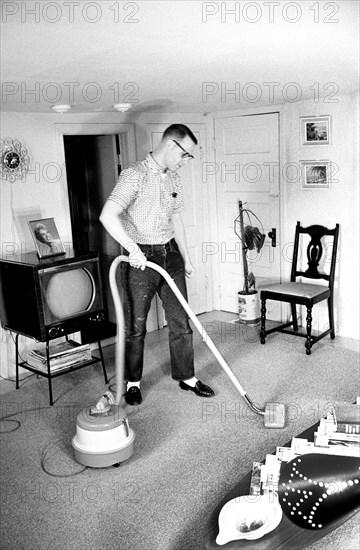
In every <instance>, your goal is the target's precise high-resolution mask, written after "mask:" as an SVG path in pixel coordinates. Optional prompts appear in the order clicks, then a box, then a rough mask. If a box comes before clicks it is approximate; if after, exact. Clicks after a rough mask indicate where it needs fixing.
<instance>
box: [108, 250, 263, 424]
mask: <svg viewBox="0 0 360 550" xmlns="http://www.w3.org/2000/svg"><path fill="white" fill-rule="evenodd" d="M121 262H129V257H128V256H124V255H120V256H118V257H117V258H115V259H114V260H113V262H112V264H111V267H110V272H109V278H110V289H111V293H112V297H113V300H114V306H115V314H116V318H117V342H116V348H115V365H116V390H115V391H116V397H115V402H116V404H117V405H119V403H120V401H121V397H122V393H123V384H124V359H125V344H124V313H123V309H122V305H121V300H120V296H119V292H118V288H117V284H116V269H117V267H118V265H120V263H121ZM146 267H150V268H151V269H154V270H155V271H157V272H158V273H159V274H160V275H161V276H162V277H164V279H165V281H166V282H167V283H168V285H169V287H170V288H171V290H172V291H173V292H174V294H175V296H176V297H177V299H178V300H179V302H180V304H181V305H182V307H183V308H184V310H185V311H186V313H187V314H188V316H189V317H190V319H191V320H192V322H193V323H194V325H195V327H196V328H197V330H198V331H199V333H200V335H201V337H202V339H203V341H204V342H205V344H206V345H207V346H208V348H209V349H210V350H211V351H212V353H213V354H214V356H215V357H216V359H217V360H218V362H219V364H220V366H221V367H222V368H223V370H224V371H225V372H226V374H227V375H228V377H229V378H230V380H231V381H232V383H233V384H234V386H235V387H236V389H237V390H238V392H239V393H240V395H241V396H242V397H243V398H244V399H245V401H246V403H247V404H248V406H249V407H250V408H251V409H252V411H253V412H255V413H256V414H260V415H264V414H265V411H264V410H262V409H260V408H259V407H257V406H256V405H255V404H254V403H253V402H252V401H251V399H250V398H249V396H248V395H247V393H246V391H245V390H244V388H243V387H242V385H241V384H240V382H239V381H238V379H237V378H236V376H235V375H234V373H233V372H232V370H231V369H230V367H229V366H228V364H227V363H226V362H225V360H224V358H223V357H222V355H221V354H220V352H219V351H218V349H217V348H216V346H215V344H214V342H213V341H212V340H211V338H210V336H209V335H208V334H207V333H206V331H205V329H204V327H203V326H202V324H201V323H200V321H199V320H198V318H197V317H196V315H195V314H194V312H193V311H192V310H191V308H190V306H189V304H188V302H187V301H186V300H185V298H184V296H183V295H182V294H181V292H180V290H179V289H178V287H177V286H176V284H175V282H174V280H173V279H172V278H171V277H170V275H169V274H168V273H167V271H165V269H163V268H162V267H160V266H159V265H157V264H155V263H153V262H149V261H147V262H146Z"/></svg>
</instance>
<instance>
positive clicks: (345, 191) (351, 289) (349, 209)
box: [280, 95, 359, 339]
mask: <svg viewBox="0 0 360 550" xmlns="http://www.w3.org/2000/svg"><path fill="white" fill-rule="evenodd" d="M358 99H359V98H358V96H354V95H342V96H339V97H338V102H337V103H324V102H319V103H314V101H305V102H297V103H293V104H287V105H286V106H284V107H283V108H282V111H281V117H280V118H281V136H280V141H281V147H282V160H281V164H282V167H283V168H284V167H285V166H289V164H290V163H295V164H299V162H300V161H301V160H316V161H317V160H330V161H331V162H333V163H335V165H336V168H338V172H337V173H336V174H335V175H334V179H335V180H337V181H333V182H332V183H331V188H330V189H302V188H301V182H300V180H298V181H289V179H290V180H292V179H293V178H294V179H295V173H294V172H292V173H291V170H290V172H289V174H288V177H283V179H282V184H281V188H282V198H281V204H282V213H281V219H282V225H283V227H282V243H283V246H286V244H287V243H290V242H293V240H294V232H295V224H296V222H297V221H298V220H299V221H300V222H301V223H302V224H303V225H311V224H313V223H316V224H321V225H325V226H327V227H329V228H334V227H335V224H336V223H339V225H340V237H339V250H338V265H337V268H336V278H335V288H336V290H335V323H336V329H337V333H338V334H339V335H341V336H347V337H350V338H354V339H359V162H358V151H359V142H358V120H359V119H358V115H359V113H358ZM317 114H318V115H330V116H331V117H332V143H331V145H329V146H315V147H313V146H311V147H310V146H305V147H302V146H301V144H300V138H299V117H303V116H314V115H317ZM299 175H300V174H299ZM285 265H286V266H287V272H288V274H289V273H290V268H291V265H290V263H289V262H286V263H285ZM315 320H316V322H319V329H320V330H323V329H324V326H325V325H328V316H327V305H326V302H322V303H321V304H318V305H317V306H315V308H314V321H315Z"/></svg>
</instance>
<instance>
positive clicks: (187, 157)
mask: <svg viewBox="0 0 360 550" xmlns="http://www.w3.org/2000/svg"><path fill="white" fill-rule="evenodd" d="M173 142H174V143H176V145H177V146H178V147H180V149H181V150H182V151H184V152H183V154H182V155H181V158H183V159H189V160H190V159H193V158H194V155H190V153H188V152H187V151H186V150H185V149H184V147H181V145H180V143H178V142H177V141H175V139H173Z"/></svg>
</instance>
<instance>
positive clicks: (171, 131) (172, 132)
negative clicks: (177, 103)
mask: <svg viewBox="0 0 360 550" xmlns="http://www.w3.org/2000/svg"><path fill="white" fill-rule="evenodd" d="M186 136H189V138H190V139H191V140H192V141H193V142H194V143H195V145H197V139H196V137H195V136H194V134H193V133H192V131H191V130H190V128H188V127H187V126H185V125H184V124H172V125H171V126H169V127H168V128H166V130H165V132H164V133H163V136H162V139H173V138H175V139H184V138H185V137H186Z"/></svg>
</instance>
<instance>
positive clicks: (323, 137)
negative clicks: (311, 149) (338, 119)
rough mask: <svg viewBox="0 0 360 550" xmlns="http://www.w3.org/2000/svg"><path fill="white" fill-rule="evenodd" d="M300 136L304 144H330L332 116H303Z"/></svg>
mask: <svg viewBox="0 0 360 550" xmlns="http://www.w3.org/2000/svg"><path fill="white" fill-rule="evenodd" d="M300 137H301V145H302V146H311V145H312V146H314V145H330V143H331V117H330V116H316V117H301V118H300Z"/></svg>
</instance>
